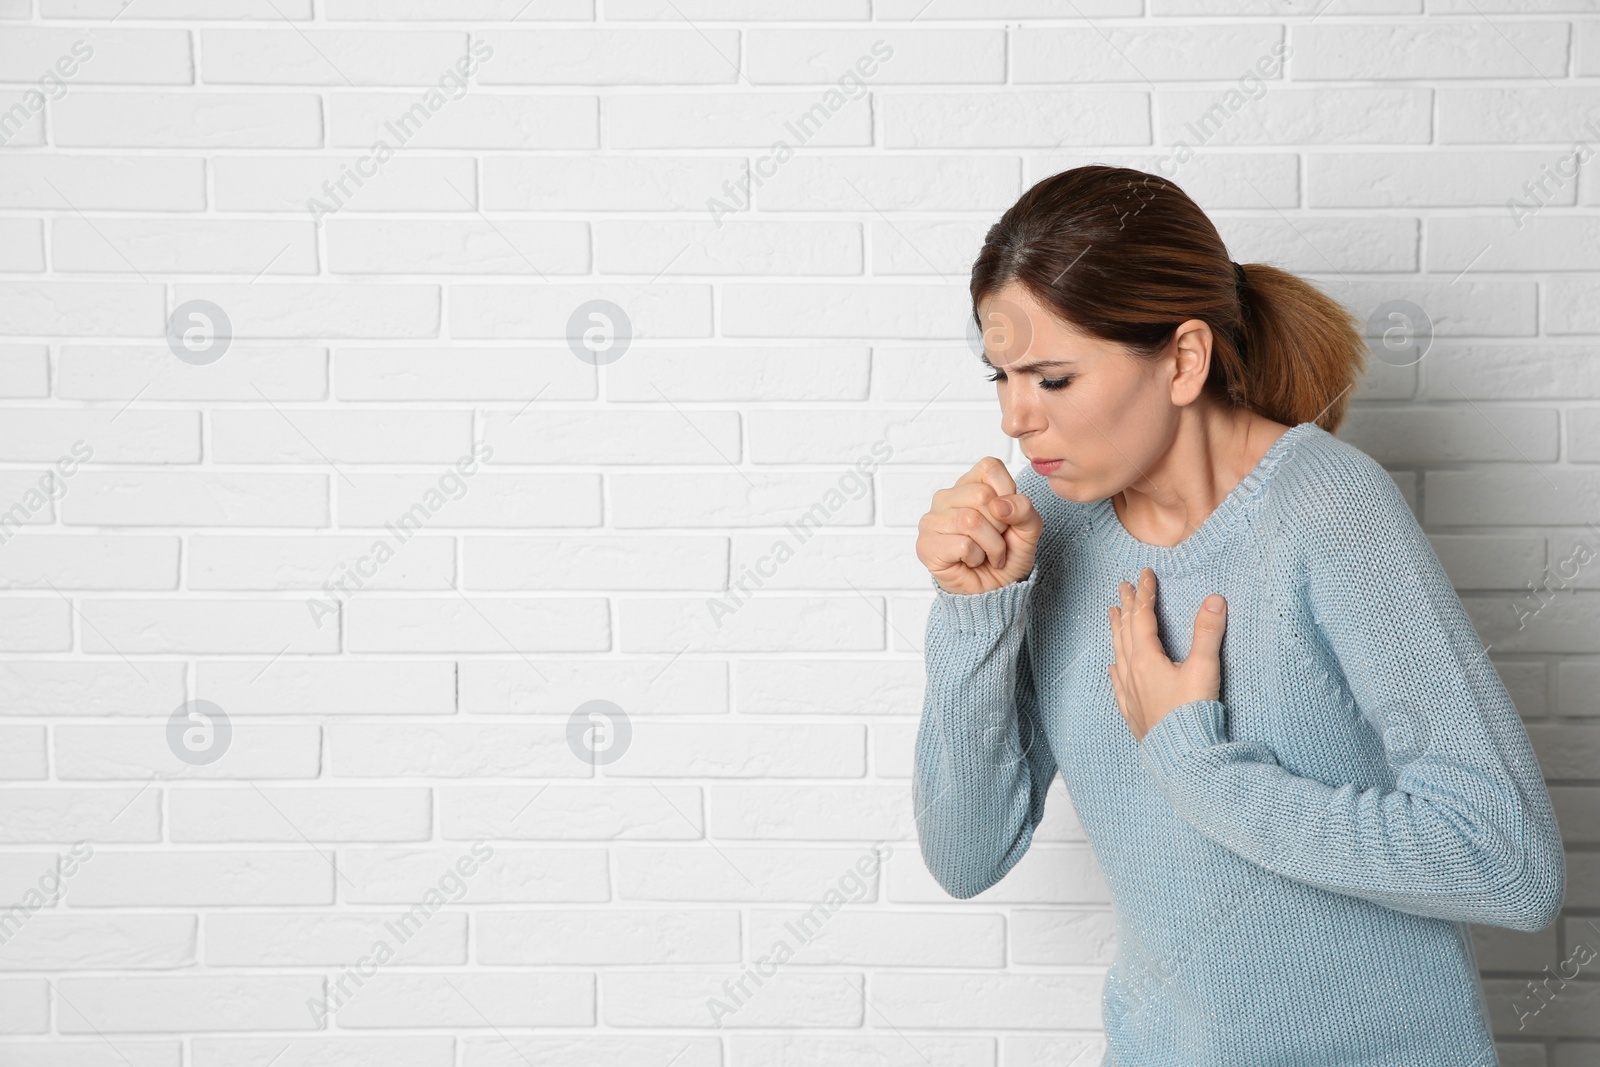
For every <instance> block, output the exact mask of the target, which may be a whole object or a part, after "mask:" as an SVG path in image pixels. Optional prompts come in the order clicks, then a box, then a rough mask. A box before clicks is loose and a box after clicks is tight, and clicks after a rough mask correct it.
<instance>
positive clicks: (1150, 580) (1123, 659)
mask: <svg viewBox="0 0 1600 1067" xmlns="http://www.w3.org/2000/svg"><path fill="white" fill-rule="evenodd" d="M1118 588H1119V589H1120V591H1121V593H1122V606H1121V607H1120V608H1119V607H1115V606H1113V607H1111V608H1110V609H1108V613H1109V615H1110V619H1111V641H1112V645H1113V646H1114V648H1115V650H1116V660H1115V662H1113V663H1112V664H1111V665H1110V666H1109V667H1108V668H1107V669H1108V670H1109V671H1110V672H1111V688H1112V690H1113V691H1114V692H1115V693H1116V695H1117V706H1118V707H1119V708H1120V709H1121V710H1122V717H1123V718H1124V719H1126V720H1128V728H1129V729H1131V730H1132V731H1133V736H1134V740H1136V741H1143V740H1144V735H1145V734H1147V733H1149V732H1150V729H1151V727H1153V726H1155V724H1156V723H1158V722H1160V721H1161V720H1162V718H1163V717H1165V716H1166V714H1167V712H1169V711H1171V710H1172V709H1173V708H1175V707H1178V706H1179V705H1180V704H1187V703H1189V702H1190V701H1193V700H1215V699H1217V695H1218V694H1219V693H1220V692H1221V691H1222V658H1221V650H1222V632H1223V630H1225V629H1226V628H1227V620H1228V602H1227V601H1226V600H1225V599H1223V597H1222V595H1221V594H1220V593H1212V594H1211V595H1210V596H1208V597H1206V598H1205V600H1204V601H1202V602H1201V605H1200V610H1199V612H1197V613H1196V614H1195V617H1194V643H1193V644H1192V645H1191V646H1190V648H1189V658H1188V659H1186V660H1184V661H1183V662H1182V663H1174V662H1172V661H1171V660H1170V659H1168V658H1167V652H1166V649H1164V648H1162V646H1161V638H1160V636H1159V635H1158V634H1157V632H1156V572H1155V571H1153V570H1151V569H1150V568H1149V567H1146V568H1144V570H1143V571H1141V572H1140V574H1139V585H1138V586H1137V587H1135V586H1132V585H1130V584H1128V583H1127V582H1122V583H1120V585H1119V587H1118Z"/></svg>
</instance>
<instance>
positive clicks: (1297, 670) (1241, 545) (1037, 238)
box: [915, 166, 1566, 1067]
mask: <svg viewBox="0 0 1600 1067" xmlns="http://www.w3.org/2000/svg"><path fill="white" fill-rule="evenodd" d="M971 292H972V300H973V305H974V308H975V309H976V312H977V313H978V321H979V323H980V324H986V325H987V326H988V327H989V328H988V329H987V330H986V331H985V333H984V362H985V363H986V364H987V365H989V366H990V367H991V368H992V369H993V370H994V371H995V373H994V375H993V376H992V377H993V380H995V381H996V382H997V383H998V384H997V390H998V394H999V399H1000V409H1001V414H1002V420H1003V421H1002V425H1003V428H1004V430H1005V432H1006V433H1007V434H1008V435H1010V436H1012V437H1015V438H1017V439H1018V440H1019V441H1020V442H1021V448H1022V451H1023V453H1024V454H1025V455H1026V456H1028V458H1029V459H1030V460H1032V461H1033V470H1032V471H1031V472H1028V471H1025V472H1024V473H1023V475H1022V476H1021V479H1020V483H1014V482H1013V481H1012V478H1011V476H1010V475H1009V474H1008V472H1007V470H1006V468H1005V466H1004V464H1002V463H1001V462H1000V460H998V459H996V458H994V457H987V458H985V459H984V460H982V461H981V462H979V463H978V464H977V465H976V466H975V467H973V468H972V470H971V471H969V472H967V474H966V475H964V476H963V477H962V478H960V479H959V480H958V481H957V482H956V483H955V485H953V486H952V487H950V488H948V489H942V490H940V491H939V492H937V493H935V494H934V497H933V506H932V509H931V510H930V511H929V512H928V513H927V515H925V516H924V517H923V519H922V522H921V524H920V527H919V529H920V534H919V537H918V541H917V556H918V558H919V559H920V560H921V561H922V562H923V563H924V565H926V566H927V568H928V570H929V572H930V574H931V575H932V578H933V584H934V586H935V589H936V592H935V594H934V595H935V603H934V604H933V607H932V610H931V612H930V615H929V618H928V628H927V638H926V646H925V647H926V655H927V687H926V696H925V703H924V708H923V715H922V722H921V727H920V729H919V731H918V734H917V742H916V774H915V795H916V815H917V833H918V838H919V840H920V842H921V846H922V854H923V857H924V859H925V861H926V862H927V865H928V868H929V870H930V871H932V873H933V875H934V876H935V877H936V878H937V879H938V880H939V882H940V883H941V884H942V885H943V886H944V887H945V889H946V890H947V891H948V892H950V893H951V894H952V895H954V896H956V897H962V898H965V897H970V896H973V895H974V894H976V893H979V892H982V891H983V890H984V889H987V888H988V887H989V886H991V885H993V884H994V883H996V882H997V881H999V880H1000V879H1001V878H1002V877H1004V876H1005V874H1006V872H1007V871H1009V870H1010V869H1011V868H1012V866H1014V865H1015V864H1016V862H1017V861H1018V860H1019V859H1021V858H1022V855H1023V853H1024V852H1026V851H1027V849H1028V845H1029V842H1030V841H1031V839H1032V836H1033V831H1034V828H1035V827H1036V826H1037V825H1038V823H1039V820H1040V818H1041V817H1042V816H1043V813H1044V802H1045V793H1046V790H1047V789H1048V788H1049V785H1050V782H1051V780H1052V779H1053V778H1054V777H1055V775H1056V772H1057V770H1058V769H1059V770H1060V772H1061V774H1062V776H1063V778H1064V779H1065V782H1066V787H1067V790H1068V792H1069V794H1070V795H1071V797H1072V803H1073V806H1074V808H1075V809H1076V812H1077V815H1078V818H1079V820H1080V821H1081V822H1082V824H1083V828H1084V832H1085V834H1086V835H1087V837H1088V839H1089V843H1090V845H1091V846H1092V848H1093V849H1094V854H1095V858H1096V859H1097V861H1098V862H1099V865H1100V867H1101V869H1102V870H1103V872H1104V875H1105V879H1106V882H1107V884H1108V885H1109V887H1110V890H1111V896H1112V902H1113V905H1114V908H1115V913H1116V922H1117V955H1116V959H1115V962H1114V963H1113V965H1112V966H1111V968H1110V970H1109V972H1108V974H1107V976H1106V984H1105V990H1104V993H1103V997H1102V1011H1103V1015H1104V1023H1105V1030H1106V1043H1107V1053H1106V1058H1105V1060H1104V1063H1106V1064H1115V1065H1119V1067H1267V1065H1272V1067H1315V1065H1324V1064H1326V1065H1340V1067H1355V1065H1362V1067H1485V1065H1490V1064H1494V1063H1496V1062H1497V1060H1496V1057H1495V1051H1494V1044H1493V1041H1492V1039H1491V1035H1490V1024H1489V1017H1488V1011H1487V1006H1486V1004H1485V1003H1484V996H1483V989H1482V985H1481V983H1480V981H1479V978H1478V973H1477V962H1476V960H1475V958H1474V956H1473V950H1472V942H1471V940H1470V937H1469V931H1468V928H1467V925H1466V924H1467V923H1483V924H1488V925H1494V926H1505V927H1510V928H1511V929H1514V930H1529V931H1531V930H1540V929H1543V928H1544V927H1545V926H1547V925H1548V924H1549V923H1550V922H1551V921H1552V920H1553V919H1554V918H1555V917H1556V915H1557V913H1558V911H1559V909H1560V905H1561V898H1562V894H1563V890H1564V888H1565V880H1566V869H1565V864H1564V860H1563V857H1562V851H1561V837H1560V833H1559V830H1558V828H1557V826H1556V821H1555V817H1554V814H1553V812H1552V810H1551V806H1550V801H1549V797H1548V795H1547V793H1546V790H1545V785H1544V781H1543V779H1542V777H1541V776H1540V773H1539V768H1538V764H1537V763H1536V761H1535V759H1534V756H1533V753H1532V750H1531V748H1530V746H1529V743H1528V738H1527V734H1526V733H1525V731H1524V729H1523V726H1522V723H1521V720H1520V719H1519V717H1518V715H1517V711H1516V709H1515V708H1514V707H1513V705H1512V703H1511V699H1510V697H1509V696H1508V695H1507V694H1506V690H1505V687H1504V686H1503V685H1502V683H1501V681H1500V678H1499V676H1498V675H1497V674H1496V672H1495V669H1494V666H1493V665H1492V664H1491V663H1490V661H1489V659H1488V657H1487V656H1486V655H1485V649H1484V646H1483V644H1482V643H1481V642H1480V640H1479V638H1478V636H1477V634H1476V633H1475V632H1474V630H1473V628H1472V625H1471V623H1470V622H1469V621H1468V619H1467V616H1466V614H1465V612H1464V611H1463V609H1462V607H1461V602H1460V600H1459V599H1458V598H1457V596H1456V594H1455V591H1454V589H1453V588H1452V587H1451V585H1450V583H1449V581H1448V580H1447V579H1446V577H1445V574H1444V571H1443V569H1442V568H1441V567H1440V565H1439V561H1438V559H1437V557H1436V556H1435V555H1434V553H1433V551H1432V549H1431V547H1430V546H1429V544H1428V541H1427V538H1426V537H1425V536H1424V535H1423V533H1422V530H1421V529H1420V527H1419V526H1418V524H1417V522H1416V520H1415V518H1414V517H1413V516H1412V514H1411V511H1410V509H1409V508H1408V506H1407V504H1406V502H1405V500H1404V498H1403V497H1402V496H1401V494H1400V491H1399V489H1398V488H1397V487H1396V486H1395V483H1394V482H1393V480H1392V479H1390V477H1389V476H1388V474H1387V473H1386V472H1385V471H1384V469H1383V468H1382V467H1381V466H1380V465H1379V464H1378V463H1377V462H1376V461H1375V460H1373V459H1372V458H1371V457H1369V456H1367V455H1366V454H1365V453H1363V452H1361V451H1359V450H1358V449H1356V448H1355V447H1354V446H1352V445H1349V444H1347V443H1345V442H1342V441H1340V440H1339V439H1337V438H1336V437H1334V436H1333V435H1332V433H1331V431H1333V430H1335V429H1337V428H1338V425H1339V423H1340V422H1341V421H1342V419H1343V417H1344V413H1345V405H1346V394H1347V392H1348V390H1349V389H1350V387H1351V386H1352V384H1353V383H1354V382H1355V380H1356V375H1357V374H1358V373H1359V372H1360V370H1361V369H1362V367H1363V363H1364V358H1365V344H1364V342H1363V340H1362V338H1361V335H1360V333H1359V331H1358V329H1357V323H1356V322H1355V320H1354V319H1353V318H1352V316H1351V315H1350V313H1349V312H1348V311H1347V310H1346V309H1344V308H1343V307H1342V306H1341V305H1339V304H1338V303H1336V302H1335V301H1333V300H1331V299H1329V298H1328V297H1327V296H1325V295H1323V294H1322V293H1320V292H1319V291H1318V290H1316V289H1315V288H1313V287H1312V286H1311V285H1309V284H1308V283H1306V282H1305V281H1303V280H1301V279H1299V278H1297V277H1295V276H1293V275H1291V274H1287V273H1285V272H1283V271H1280V270H1276V269H1274V268H1272V267H1268V266H1265V265H1262V264H1252V265H1251V266H1250V267H1249V268H1248V270H1246V269H1244V268H1241V267H1239V266H1237V265H1236V264H1234V263H1232V261H1231V260H1230V259H1229V257H1228V253H1227V250H1226V249H1225V247H1224V246H1223V243H1222V240H1221V239H1220V238H1219V237H1218V235H1217V232H1216V229H1215V228H1214V227H1213V226H1212V225H1211V223H1210V221H1209V220H1208V219H1207V218H1206V216H1205V215H1204V213H1202V212H1201V210H1200V209H1199V208H1198V207H1197V206H1196V205H1195V204H1194V202H1193V201H1191V200H1190V199H1189V198H1188V197H1187V196H1186V195H1185V194H1184V193H1183V192H1182V190H1180V189H1179V188H1178V187H1177V186H1176V185H1173V184H1172V183H1171V182H1169V181H1167V180H1165V179H1163V178H1161V177H1159V176H1156V175H1151V174H1144V173H1142V172H1139V171H1132V170H1126V169H1122V168H1113V167H1103V166H1090V167H1080V168H1077V169H1075V170H1069V171H1066V172H1064V173H1061V174H1057V175H1055V176H1054V177H1051V178H1049V179H1047V180H1045V181H1043V182H1040V183H1039V184H1038V185H1036V186H1034V187H1033V188H1032V189H1030V190H1029V191H1028V192H1027V193H1026V194H1025V195H1024V196H1023V197H1022V199H1021V200H1019V201H1018V202H1017V204H1016V205H1015V206H1013V207H1012V208H1011V209H1010V210H1009V211H1007V212H1006V214H1005V215H1004V217H1002V218H1001V220H1000V221H999V223H998V224H996V225H995V226H994V227H992V228H991V229H990V231H989V233H988V236H987V239H986V241H985V243H984V247H983V250H982V252H981V253H980V255H979V257H978V260H977V263H976V265H975V266H974V268H973V276H972V284H971ZM1019 485H1020V488H1019Z"/></svg>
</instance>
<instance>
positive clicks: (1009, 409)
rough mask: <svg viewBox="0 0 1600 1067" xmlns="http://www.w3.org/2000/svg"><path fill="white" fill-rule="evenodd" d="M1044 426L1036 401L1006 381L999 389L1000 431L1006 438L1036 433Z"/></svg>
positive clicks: (1042, 411)
mask: <svg viewBox="0 0 1600 1067" xmlns="http://www.w3.org/2000/svg"><path fill="white" fill-rule="evenodd" d="M1045 425H1046V422H1045V418H1044V408H1043V407H1042V406H1041V405H1040V404H1039V402H1038V400H1037V399H1036V398H1034V397H1032V396H1030V395H1029V394H1028V392H1027V391H1025V390H1023V389H1021V388H1014V387H1013V386H1012V383H1011V382H1010V381H1007V382H1006V383H1005V384H1004V385H1003V386H1002V387H1001V389H1000V429H1001V432H1003V433H1004V434H1005V435H1006V436H1007V437H1021V436H1023V435H1024V434H1027V433H1036V432H1038V431H1039V430H1042V429H1044V427H1045Z"/></svg>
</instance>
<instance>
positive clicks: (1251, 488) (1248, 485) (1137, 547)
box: [1093, 422, 1325, 574]
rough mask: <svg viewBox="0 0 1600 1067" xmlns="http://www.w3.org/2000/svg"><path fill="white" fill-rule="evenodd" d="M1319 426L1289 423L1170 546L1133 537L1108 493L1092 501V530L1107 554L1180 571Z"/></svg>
mask: <svg viewBox="0 0 1600 1067" xmlns="http://www.w3.org/2000/svg"><path fill="white" fill-rule="evenodd" d="M1319 429H1321V427H1319V426H1318V425H1317V424H1316V423H1315V422H1302V423H1297V424H1296V425H1294V426H1291V427H1289V429H1288V430H1287V431H1286V432H1284V433H1283V434H1282V435H1281V436H1280V437H1279V438H1278V439H1277V440H1276V441H1274V442H1272V444H1271V446H1269V447H1268V448H1267V451H1266V453H1265V454H1264V455H1263V456H1262V457H1261V459H1260V460H1258V461H1257V462H1256V465H1255V467H1254V468H1252V469H1251V470H1250V472H1249V473H1248V474H1246V475H1245V476H1244V478H1243V479H1242V480H1241V481H1240V482H1239V484H1238V485H1235V486H1234V487H1233V488H1232V489H1231V490H1229V492H1228V495H1227V496H1225V497H1223V498H1222V502H1221V503H1220V504H1218V505H1217V506H1216V508H1215V509H1214V510H1213V511H1212V512H1211V514H1210V515H1208V516H1206V518H1205V521H1204V522H1202V523H1201V524H1200V526H1199V528H1198V529H1196V530H1195V531H1194V532H1192V533H1191V534H1189V536H1188V537H1186V538H1184V539H1183V540H1182V541H1180V542H1178V543H1177V544H1175V545H1152V544H1147V543H1146V542H1144V541H1140V540H1139V539H1138V538H1136V537H1134V536H1133V535H1132V534H1131V533H1129V532H1128V528H1127V527H1125V526H1123V525H1122V520H1121V519H1120V518H1118V517H1117V509H1116V506H1115V505H1113V504H1112V502H1111V497H1105V498H1104V499H1102V500H1100V501H1099V502H1098V503H1097V504H1095V505H1094V510H1093V523H1094V529H1095V531H1096V533H1097V535H1098V537H1099V538H1100V541H1101V543H1102V544H1106V545H1108V546H1109V547H1110V550H1111V555H1112V557H1113V558H1115V559H1116V560H1117V561H1118V562H1119V563H1121V564H1123V565H1124V566H1126V567H1129V568H1143V567H1150V568H1151V569H1152V570H1154V571H1156V572H1157V573H1158V574H1160V573H1163V572H1166V573H1175V572H1178V571H1182V570H1185V569H1187V568H1188V567H1189V566H1190V565H1192V564H1194V563H1195V562H1197V561H1199V560H1201V559H1203V558H1205V557H1206V556H1208V555H1210V554H1211V553H1212V552H1214V551H1215V550H1216V549H1217V548H1219V547H1221V545H1222V544H1224V543H1225V542H1226V541H1227V540H1228V538H1229V537H1231V536H1232V534H1233V531H1234V528H1235V527H1237V526H1238V525H1239V522H1240V521H1241V520H1242V519H1243V518H1244V517H1245V513H1246V512H1247V511H1248V510H1249V507H1250V504H1251V502H1252V501H1253V500H1254V499H1255V498H1256V497H1257V496H1259V495H1260V493H1261V490H1262V489H1263V487H1265V486H1266V484H1267V482H1268V481H1270V480H1271V478H1272V474H1273V472H1274V471H1275V470H1277V468H1278V464H1280V463H1281V462H1283V460H1284V458H1285V457H1286V456H1288V455H1289V453H1290V452H1292V451H1293V450H1294V446H1295V444H1296V443H1297V442H1298V441H1299V440H1300V439H1301V438H1303V437H1305V436H1306V435H1307V434H1310V433H1312V432H1313V431H1315V430H1319ZM1324 432H1325V431H1324Z"/></svg>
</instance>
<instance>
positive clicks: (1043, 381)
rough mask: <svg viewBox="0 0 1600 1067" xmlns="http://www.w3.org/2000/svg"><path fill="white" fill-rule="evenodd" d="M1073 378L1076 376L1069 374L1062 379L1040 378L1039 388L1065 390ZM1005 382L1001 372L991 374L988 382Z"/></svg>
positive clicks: (1004, 375)
mask: <svg viewBox="0 0 1600 1067" xmlns="http://www.w3.org/2000/svg"><path fill="white" fill-rule="evenodd" d="M1074 377H1076V375H1072V374H1069V375H1067V376H1066V377H1064V378H1040V379H1039V387H1040V388H1041V389H1050V390H1055V389H1065V388H1066V387H1067V386H1068V385H1069V384H1071V382H1072V379H1073V378H1074ZM1005 380H1006V372H1005V371H1003V370H997V371H995V372H994V373H993V374H991V375H989V381H991V382H1003V381H1005Z"/></svg>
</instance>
